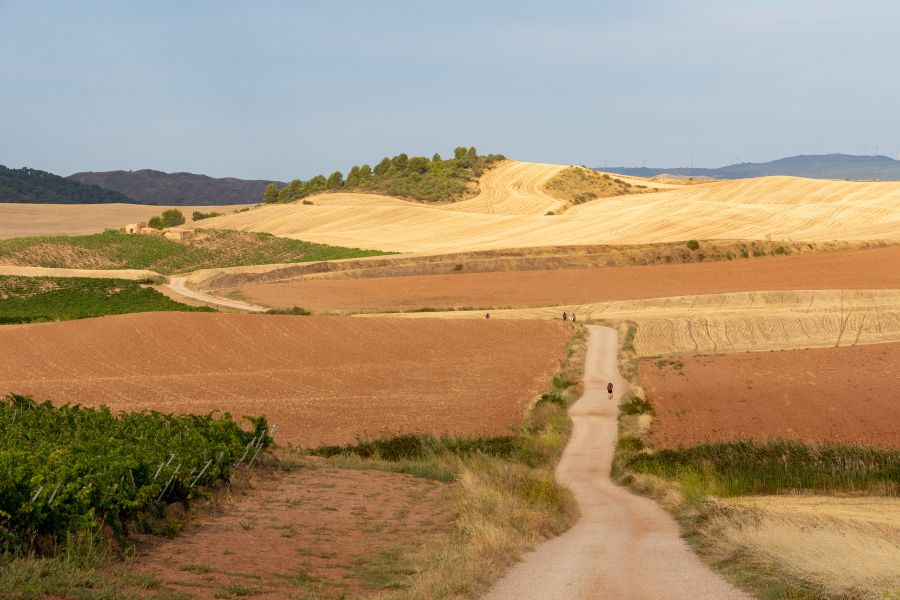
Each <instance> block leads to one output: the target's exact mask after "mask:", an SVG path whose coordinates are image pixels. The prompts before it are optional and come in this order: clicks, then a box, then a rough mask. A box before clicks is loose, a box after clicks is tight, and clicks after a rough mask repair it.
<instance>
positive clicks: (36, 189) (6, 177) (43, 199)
mask: <svg viewBox="0 0 900 600" xmlns="http://www.w3.org/2000/svg"><path fill="white" fill-rule="evenodd" d="M0 202H29V203H33V204H109V203H112V202H134V200H132V199H131V198H129V197H128V196H126V195H124V194H120V193H119V192H115V191H112V190H105V189H103V188H101V187H98V186H96V185H85V184H83V183H78V182H77V181H72V180H71V179H66V178H65V177H60V176H59V175H54V174H53V173H48V172H47V171H39V170H37V169H29V168H27V167H26V168H23V169H8V168H6V167H4V166H3V165H0Z"/></svg>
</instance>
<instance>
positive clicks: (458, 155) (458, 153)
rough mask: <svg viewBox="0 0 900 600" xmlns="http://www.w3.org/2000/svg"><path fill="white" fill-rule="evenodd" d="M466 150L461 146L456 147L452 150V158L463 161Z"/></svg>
mask: <svg viewBox="0 0 900 600" xmlns="http://www.w3.org/2000/svg"><path fill="white" fill-rule="evenodd" d="M466 152H467V150H466V149H465V148H463V147H462V146H457V147H456V148H454V149H453V158H455V159H456V160H465V158H466Z"/></svg>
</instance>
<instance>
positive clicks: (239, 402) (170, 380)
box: [0, 313, 569, 446]
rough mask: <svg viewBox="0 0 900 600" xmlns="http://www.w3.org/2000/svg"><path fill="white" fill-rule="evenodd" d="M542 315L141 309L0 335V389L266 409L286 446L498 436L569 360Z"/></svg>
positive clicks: (61, 397)
mask: <svg viewBox="0 0 900 600" xmlns="http://www.w3.org/2000/svg"><path fill="white" fill-rule="evenodd" d="M568 335H569V331H568V330H567V329H566V328H565V327H563V326H562V324H560V323H551V322H546V321H521V322H512V321H507V322H500V321H484V320H481V321H471V322H458V321H447V320H426V321H402V320H397V319H364V320H363V319H345V318H320V317H295V316H277V315H240V314H181V313H147V314H136V315H124V316H116V317H108V318H100V319H85V320H82V321H71V322H63V323H42V324H34V325H12V326H5V327H3V328H0V356H3V360H2V361H0V393H6V392H8V391H15V392H18V393H25V394H32V395H34V397H35V398H36V399H38V400H45V399H47V400H52V401H54V402H59V403H63V402H71V403H81V404H85V405H90V406H96V405H99V404H105V405H108V406H109V407H110V408H112V409H113V410H122V409H129V410H134V409H145V408H146V409H155V410H160V411H165V412H169V411H171V412H184V413H205V412H208V411H212V410H220V411H230V412H231V413H232V414H234V415H237V416H240V415H253V414H261V413H263V414H266V415H267V416H268V417H269V419H270V422H271V423H272V424H273V425H277V426H278V430H277V433H276V439H277V440H278V441H280V442H281V443H287V444H296V445H304V446H305V445H316V444H325V443H348V442H353V441H354V440H355V439H356V438H357V437H358V436H365V435H370V436H375V435H378V434H380V433H383V432H384V433H399V432H417V431H422V432H434V433H444V432H446V433H456V434H465V435H479V434H503V433H506V432H507V431H508V430H509V428H510V427H513V426H515V425H517V424H519V423H521V420H522V417H523V414H524V411H525V410H526V408H527V406H528V404H529V402H530V401H531V400H533V399H534V398H536V397H537V396H538V395H539V394H541V393H542V392H543V391H544V390H545V389H546V386H547V384H548V382H549V379H550V377H551V375H552V374H553V372H554V371H555V369H556V368H557V366H558V364H559V361H560V359H561V358H562V356H563V353H564V347H565V344H566V341H567V339H568Z"/></svg>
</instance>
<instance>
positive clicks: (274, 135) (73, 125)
mask: <svg viewBox="0 0 900 600" xmlns="http://www.w3.org/2000/svg"><path fill="white" fill-rule="evenodd" d="M897 31H900V2H896V1H895V0H852V1H845V0H842V1H835V0H780V1H776V0H742V1H736V0H717V1H715V0H710V1H706V0H686V1H682V2H675V1H655V0H633V1H629V2H623V1H621V0H620V1H615V2H607V1H603V0H600V1H593V2H588V1H566V0H558V1H552V2H551V1H546V2H537V1H530V0H519V1H505V0H501V1H491V0H480V1H478V2H470V1H467V0H459V1H457V0H453V1H445V2H422V1H419V2H412V1H410V2H399V1H392V0H380V1H377V2H376V1H362V0H361V1H331V2H323V1H321V0H318V1H314V2H313V1H308V2H307V1H295V2H276V1H265V0H259V1H250V0H247V1H243V2H237V1H234V2H229V1H224V0H220V1H216V2H202V1H195V2H185V1H181V2H175V1H166V0H153V1H146V2H138V1H131V2H128V1H121V0H120V1H110V2H95V1H89V0H84V1H80V2H74V1H63V0H57V1H55V2H43V1H40V0H28V1H18V0H16V1H11V0H0V164H3V165H6V166H9V167H22V166H28V167H33V168H38V169H44V170H48V171H51V172H54V173H57V174H60V175H69V174H71V173H74V172H77V171H104V170H113V169H141V168H153V169H159V170H163V171H190V172H195V173H205V174H207V175H211V176H214V177H225V176H232V177H242V178H256V179H279V180H290V179H293V178H301V179H307V178H309V177H312V176H313V175H316V174H318V173H330V172H332V171H334V170H341V171H344V172H346V170H347V169H348V168H349V167H350V166H352V165H354V164H361V163H364V162H368V163H373V164H374V163H376V162H378V160H380V159H381V157H383V156H385V155H394V154H397V153H399V152H406V153H408V154H409V155H411V156H412V155H426V156H431V155H432V154H433V153H434V152H440V153H442V154H443V155H445V156H446V155H448V154H450V153H452V149H453V148H454V147H455V146H460V145H463V146H471V145H474V146H476V147H477V148H478V150H479V151H480V152H484V153H487V152H496V153H502V154H505V155H507V156H509V157H511V158H515V159H519V160H527V161H537V162H552V163H559V164H585V165H588V166H600V167H602V166H604V165H608V166H641V165H646V166H659V167H677V166H692V165H693V166H697V167H700V166H706V167H715V166H721V165H724V164H729V163H733V162H740V161H754V162H756V161H766V160H772V159H776V158H781V157H784V156H790V155H795V154H819V153H827V152H845V153H849V154H876V153H880V154H887V155H890V156H892V157H894V158H898V157H900V76H898V73H900V35H898V34H897Z"/></svg>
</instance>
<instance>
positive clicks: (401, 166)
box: [391, 152, 409, 171]
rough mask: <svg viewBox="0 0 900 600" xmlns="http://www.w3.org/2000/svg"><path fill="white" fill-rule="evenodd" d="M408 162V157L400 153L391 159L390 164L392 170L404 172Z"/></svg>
mask: <svg viewBox="0 0 900 600" xmlns="http://www.w3.org/2000/svg"><path fill="white" fill-rule="evenodd" d="M408 162H409V157H408V156H407V155H406V153H405V152H401V153H400V154H398V155H397V156H395V157H394V158H392V159H391V164H393V165H394V168H395V169H397V170H398V171H405V170H406V165H407V163H408Z"/></svg>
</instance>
